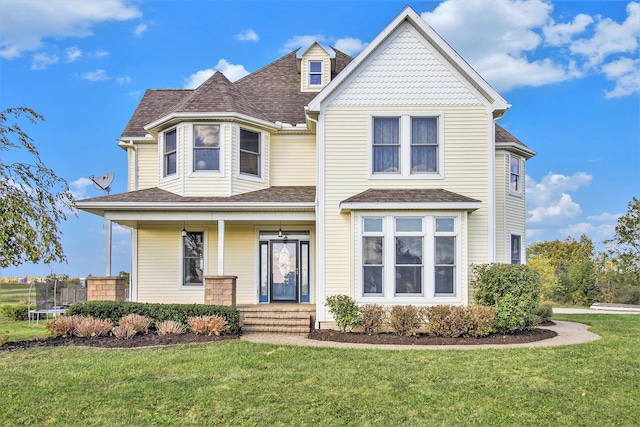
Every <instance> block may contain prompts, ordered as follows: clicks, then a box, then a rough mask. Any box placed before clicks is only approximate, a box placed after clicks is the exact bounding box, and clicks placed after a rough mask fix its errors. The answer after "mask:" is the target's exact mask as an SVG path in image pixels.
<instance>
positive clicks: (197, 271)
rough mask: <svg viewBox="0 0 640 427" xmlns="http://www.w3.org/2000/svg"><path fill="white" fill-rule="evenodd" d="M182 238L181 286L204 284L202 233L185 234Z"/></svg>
mask: <svg viewBox="0 0 640 427" xmlns="http://www.w3.org/2000/svg"><path fill="white" fill-rule="evenodd" d="M186 234H187V235H186V236H184V237H183V238H182V284H183V286H202V285H203V284H204V233H203V232H201V231H199V232H191V231H189V232H187V233H186Z"/></svg>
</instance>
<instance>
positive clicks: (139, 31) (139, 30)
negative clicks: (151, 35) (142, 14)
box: [133, 22, 149, 37]
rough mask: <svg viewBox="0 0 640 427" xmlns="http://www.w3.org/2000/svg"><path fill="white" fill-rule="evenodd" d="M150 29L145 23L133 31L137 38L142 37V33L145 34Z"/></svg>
mask: <svg viewBox="0 0 640 427" xmlns="http://www.w3.org/2000/svg"><path fill="white" fill-rule="evenodd" d="M148 29H149V27H148V26H147V24H145V23H143V22H142V23H140V24H138V26H137V27H136V28H135V30H133V34H134V35H135V36H138V37H139V36H141V35H142V33H144V32H145V31H147V30H148Z"/></svg>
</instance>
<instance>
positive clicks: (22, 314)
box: [0, 304, 29, 321]
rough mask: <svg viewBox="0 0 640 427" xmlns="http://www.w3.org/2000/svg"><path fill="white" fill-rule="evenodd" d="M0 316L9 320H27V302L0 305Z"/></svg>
mask: <svg viewBox="0 0 640 427" xmlns="http://www.w3.org/2000/svg"><path fill="white" fill-rule="evenodd" d="M0 317H2V318H3V319H6V320H10V321H17V320H28V319H29V306H28V305H27V304H19V305H15V304H13V305H5V306H3V307H2V312H1V314H0Z"/></svg>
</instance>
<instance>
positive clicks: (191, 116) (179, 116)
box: [144, 112, 281, 131]
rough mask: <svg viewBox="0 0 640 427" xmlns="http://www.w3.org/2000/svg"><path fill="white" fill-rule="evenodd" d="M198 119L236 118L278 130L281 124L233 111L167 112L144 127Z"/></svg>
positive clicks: (149, 127) (147, 129)
mask: <svg viewBox="0 0 640 427" xmlns="http://www.w3.org/2000/svg"><path fill="white" fill-rule="evenodd" d="M199 119H213V120H216V119H220V120H222V119H226V120H229V119H231V120H238V121H244V122H248V123H251V124H257V125H259V126H263V127H266V128H269V129H272V130H280V129H281V126H278V125H277V124H275V123H272V122H268V121H266V120H262V119H257V118H255V117H251V116H248V115H246V114H240V113H233V112H218V113H171V114H168V115H166V116H164V117H162V118H160V119H158V120H156V121H154V122H151V123H149V124H148V125H146V126H145V127H144V129H145V130H146V131H151V130H152V129H153V128H156V127H158V126H160V125H162V124H164V123H167V122H169V121H171V120H180V121H185V120H199Z"/></svg>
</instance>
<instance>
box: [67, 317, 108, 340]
mask: <svg viewBox="0 0 640 427" xmlns="http://www.w3.org/2000/svg"><path fill="white" fill-rule="evenodd" d="M112 328H113V323H112V322H111V319H96V318H94V317H91V316H87V317H80V318H79V319H78V322H77V323H76V327H75V329H74V331H73V332H74V334H75V335H77V336H79V337H82V338H93V337H102V336H105V335H107V334H108V333H109V332H111V329H112Z"/></svg>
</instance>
